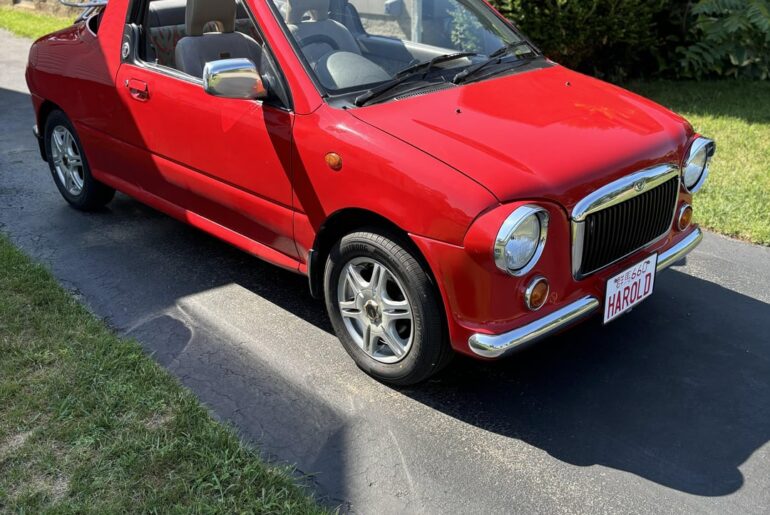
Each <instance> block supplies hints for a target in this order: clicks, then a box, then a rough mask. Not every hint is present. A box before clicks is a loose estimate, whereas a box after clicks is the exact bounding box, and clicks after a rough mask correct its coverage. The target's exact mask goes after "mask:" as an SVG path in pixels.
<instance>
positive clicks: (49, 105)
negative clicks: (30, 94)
mask: <svg viewBox="0 0 770 515" xmlns="http://www.w3.org/2000/svg"><path fill="white" fill-rule="evenodd" d="M54 111H62V108H61V107H59V106H58V105H56V104H55V103H53V102H51V101H50V100H47V99H46V100H43V102H42V103H41V104H40V107H39V108H38V110H37V114H36V120H37V143H38V145H39V146H40V157H42V158H43V161H45V162H48V156H47V155H46V153H45V124H46V122H47V121H48V117H49V116H50V115H51V113H53V112H54ZM62 112H64V111H62Z"/></svg>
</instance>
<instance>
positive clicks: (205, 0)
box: [185, 0, 238, 36]
mask: <svg viewBox="0 0 770 515" xmlns="http://www.w3.org/2000/svg"><path fill="white" fill-rule="evenodd" d="M237 12H238V6H237V4H236V3H235V0H187V13H186V14H185V30H186V31H187V35H188V36H202V35H203V31H204V29H203V28H204V27H205V26H206V24H207V23H209V22H215V23H217V24H218V25H220V26H221V29H222V32H235V16H236V14H237Z"/></svg>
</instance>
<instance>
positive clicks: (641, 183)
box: [634, 181, 647, 193]
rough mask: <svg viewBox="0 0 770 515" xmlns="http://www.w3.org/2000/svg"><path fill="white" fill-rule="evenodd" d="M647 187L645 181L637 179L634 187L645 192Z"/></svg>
mask: <svg viewBox="0 0 770 515" xmlns="http://www.w3.org/2000/svg"><path fill="white" fill-rule="evenodd" d="M646 187H647V184H645V182H644V181H637V182H635V183H634V189H635V190H636V191H637V192H639V193H641V192H643V191H644V188H646Z"/></svg>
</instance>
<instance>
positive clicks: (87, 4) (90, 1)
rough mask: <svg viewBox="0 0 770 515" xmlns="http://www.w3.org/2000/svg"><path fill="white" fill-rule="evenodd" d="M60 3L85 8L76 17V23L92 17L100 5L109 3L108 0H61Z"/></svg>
mask: <svg viewBox="0 0 770 515" xmlns="http://www.w3.org/2000/svg"><path fill="white" fill-rule="evenodd" d="M59 3H60V4H62V5H65V6H67V7H75V8H76V9H83V12H82V13H80V16H78V17H77V18H76V19H75V23H77V22H80V21H83V20H85V19H87V18H88V17H90V16H91V15H92V14H93V13H94V11H96V10H97V9H99V8H100V7H104V6H105V5H107V0H80V1H78V0H59Z"/></svg>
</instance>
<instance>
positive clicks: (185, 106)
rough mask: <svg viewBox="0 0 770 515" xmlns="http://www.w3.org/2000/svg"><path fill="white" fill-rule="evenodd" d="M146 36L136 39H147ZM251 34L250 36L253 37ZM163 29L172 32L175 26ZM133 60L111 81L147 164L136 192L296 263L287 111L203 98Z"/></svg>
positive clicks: (161, 69)
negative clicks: (142, 149)
mask: <svg viewBox="0 0 770 515" xmlns="http://www.w3.org/2000/svg"><path fill="white" fill-rule="evenodd" d="M157 3H158V4H161V2H157ZM242 21H243V20H240V22H242ZM249 23H251V22H250V20H249ZM152 29H153V27H144V30H142V31H140V32H141V33H143V34H150V33H151V30H152ZM255 29H256V28H255V27H254V28H250V29H249V31H250V32H251V33H252V34H254V35H256V36H258V33H257V32H256V30H255ZM169 30H171V31H174V30H179V27H178V24H174V26H173V27H171V28H169ZM244 30H245V29H244ZM171 39H172V40H174V39H179V38H178V37H176V36H174V35H172V36H171ZM138 44H143V43H142V42H139V43H138ZM265 51H267V49H266V48H265ZM137 54H138V55H137V57H136V59H133V60H132V59H127V60H124V62H123V63H122V65H121V66H120V69H119V70H118V76H117V81H116V82H117V87H118V90H119V95H120V96H121V99H122V102H123V104H124V105H125V106H126V108H127V110H128V111H129V112H130V115H131V120H132V121H131V123H132V124H133V125H134V127H135V130H133V131H130V132H131V133H132V134H136V135H137V137H138V138H139V141H135V142H133V144H135V145H138V146H140V147H141V148H144V149H145V150H146V152H147V153H148V154H149V158H150V160H151V162H152V166H150V167H148V169H147V170H142V175H141V177H140V178H139V183H140V185H141V187H142V188H143V189H144V190H146V191H147V192H149V193H151V194H152V195H155V196H158V197H161V198H162V199H164V200H166V201H168V202H171V203H173V204H175V205H177V206H179V207H181V208H182V209H184V210H186V211H188V212H190V213H192V214H194V215H195V216H202V217H204V218H206V219H208V220H210V221H212V222H215V223H216V224H219V225H221V226H223V227H225V228H227V229H228V230H230V231H235V232H236V233H238V234H240V235H242V236H245V237H247V238H248V239H250V240H252V241H254V242H257V243H259V244H263V245H266V246H268V247H270V248H272V249H274V250H276V251H278V252H280V253H282V254H284V255H286V256H290V257H292V258H293V257H296V255H297V251H296V246H295V245H294V241H293V228H292V223H293V222H292V220H293V210H292V185H291V177H290V170H291V167H290V162H289V159H290V153H291V152H290V151H291V137H292V124H293V114H292V113H291V111H290V110H289V109H288V108H287V106H285V105H282V102H281V101H280V100H279V99H275V100H274V101H273V102H272V103H271V102H261V101H256V100H245V99H229V98H221V97H215V96H212V95H209V94H207V93H206V92H205V91H204V88H203V84H202V80H201V79H200V78H199V77H192V76H189V75H186V74H184V73H181V72H180V71H178V70H175V69H172V68H170V67H169V66H165V65H163V64H161V63H159V62H158V60H157V58H155V59H153V61H152V62H150V60H142V59H141V57H139V53H137ZM270 65H271V66H272V63H270Z"/></svg>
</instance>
